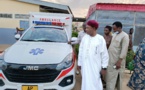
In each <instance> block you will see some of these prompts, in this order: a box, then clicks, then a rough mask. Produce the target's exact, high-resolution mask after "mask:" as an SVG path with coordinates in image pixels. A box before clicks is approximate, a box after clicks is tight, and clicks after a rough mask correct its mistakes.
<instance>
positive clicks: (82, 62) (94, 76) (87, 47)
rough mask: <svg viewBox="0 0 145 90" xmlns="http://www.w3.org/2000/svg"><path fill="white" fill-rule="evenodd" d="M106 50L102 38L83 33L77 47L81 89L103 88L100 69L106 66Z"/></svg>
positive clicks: (97, 89)
mask: <svg viewBox="0 0 145 90" xmlns="http://www.w3.org/2000/svg"><path fill="white" fill-rule="evenodd" d="M108 60H109V56H108V51H107V48H106V42H105V40H104V38H103V37H102V36H101V35H99V34H97V35H96V36H94V37H91V36H89V35H87V34H86V35H85V36H84V38H83V39H82V42H81V44H80V48H79V58H78V66H81V72H82V88H81V90H103V86H102V81H101V78H100V71H101V69H102V68H107V66H108Z"/></svg>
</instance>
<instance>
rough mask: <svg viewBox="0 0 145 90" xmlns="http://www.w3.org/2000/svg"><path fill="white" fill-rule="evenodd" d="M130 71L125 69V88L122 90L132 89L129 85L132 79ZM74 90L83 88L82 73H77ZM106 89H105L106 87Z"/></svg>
mask: <svg viewBox="0 0 145 90" xmlns="http://www.w3.org/2000/svg"><path fill="white" fill-rule="evenodd" d="M130 76H131V74H130V71H129V70H125V72H124V80H123V86H122V87H123V89H122V90H131V89H130V88H129V87H128V86H127V83H128V81H129V79H130ZM73 90H81V75H76V85H75V87H74V89H73ZM104 90H105V89H104Z"/></svg>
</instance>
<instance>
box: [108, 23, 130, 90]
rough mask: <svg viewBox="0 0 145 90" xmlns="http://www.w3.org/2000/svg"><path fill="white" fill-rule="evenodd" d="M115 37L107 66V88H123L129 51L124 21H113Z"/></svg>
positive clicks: (119, 89)
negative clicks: (123, 28) (123, 26)
mask: <svg viewBox="0 0 145 90" xmlns="http://www.w3.org/2000/svg"><path fill="white" fill-rule="evenodd" d="M113 30H114V32H115V33H114V34H113V38H112V41H111V44H110V47H109V49H108V52H109V65H108V68H107V78H106V82H107V88H106V89H107V90H114V89H115V87H116V86H117V90H122V80H123V73H124V70H125V59H126V55H127V51H128V45H129V36H128V35H127V34H126V33H125V32H124V31H122V23H121V22H118V21H117V22H114V23H113Z"/></svg>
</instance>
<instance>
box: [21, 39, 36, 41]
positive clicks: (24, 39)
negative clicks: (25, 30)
mask: <svg viewBox="0 0 145 90" xmlns="http://www.w3.org/2000/svg"><path fill="white" fill-rule="evenodd" d="M21 41H36V40H33V39H22V40H21Z"/></svg>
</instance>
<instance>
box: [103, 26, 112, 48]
mask: <svg viewBox="0 0 145 90" xmlns="http://www.w3.org/2000/svg"><path fill="white" fill-rule="evenodd" d="M111 31H112V27H111V26H106V27H105V28H104V38H105V41H106V46H107V49H108V48H109V46H110V44H111V40H112V35H111V34H110V33H111Z"/></svg>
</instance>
